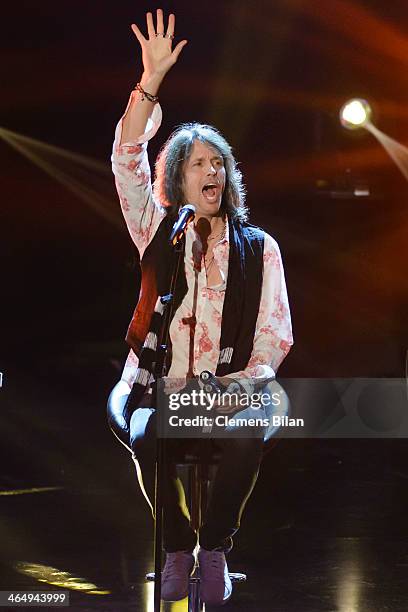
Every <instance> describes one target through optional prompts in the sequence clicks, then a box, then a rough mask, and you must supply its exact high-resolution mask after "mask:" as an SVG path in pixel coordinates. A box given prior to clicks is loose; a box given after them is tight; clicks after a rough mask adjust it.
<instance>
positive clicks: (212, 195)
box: [202, 183, 219, 202]
mask: <svg viewBox="0 0 408 612" xmlns="http://www.w3.org/2000/svg"><path fill="white" fill-rule="evenodd" d="M218 188H219V185H218V184H217V183H207V184H206V185H204V187H203V189H202V192H203V196H204V197H205V199H206V200H208V201H209V202H215V200H216V199H217V197H218Z"/></svg>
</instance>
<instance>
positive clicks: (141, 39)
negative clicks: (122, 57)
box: [130, 23, 146, 44]
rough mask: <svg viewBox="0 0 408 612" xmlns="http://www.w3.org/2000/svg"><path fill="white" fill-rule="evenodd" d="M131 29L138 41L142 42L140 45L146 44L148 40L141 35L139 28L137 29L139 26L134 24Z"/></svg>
mask: <svg viewBox="0 0 408 612" xmlns="http://www.w3.org/2000/svg"><path fill="white" fill-rule="evenodd" d="M130 27H131V28H132V30H133V33H134V35H135V36H136V38H137V40H138V41H139V42H140V44H142V43H144V42H145V41H146V39H145V37H144V36H143V34H142V33H141V31H140V30H139V28H138V27H137V25H136V24H135V23H132V25H131V26H130Z"/></svg>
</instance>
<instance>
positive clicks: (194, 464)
mask: <svg viewBox="0 0 408 612" xmlns="http://www.w3.org/2000/svg"><path fill="white" fill-rule="evenodd" d="M200 442H201V443H202V447H203V449H201V451H202V452H198V453H195V452H189V453H186V454H185V455H184V457H183V458H182V459H181V460H179V461H177V465H178V466H187V467H188V499H189V511H190V519H191V526H192V528H193V529H194V530H195V531H198V529H199V527H200V525H201V518H202V516H203V514H204V512H205V509H206V507H207V499H208V486H209V482H210V478H209V476H210V469H209V468H210V466H214V465H216V464H217V463H218V461H219V458H220V453H219V452H218V450H217V449H215V448H214V447H213V446H212V444H211V440H200ZM229 577H230V579H231V582H233V583H234V582H245V580H246V574H242V573H240V572H230V573H229ZM146 580H147V581H150V582H154V580H155V574H154V572H149V573H148V574H146ZM204 610H205V604H204V603H203V602H202V601H201V598H200V573H199V570H198V568H197V567H196V568H195V569H194V572H193V574H192V575H191V576H190V584H189V589H188V612H201V611H204Z"/></svg>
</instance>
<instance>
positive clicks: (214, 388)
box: [200, 370, 225, 393]
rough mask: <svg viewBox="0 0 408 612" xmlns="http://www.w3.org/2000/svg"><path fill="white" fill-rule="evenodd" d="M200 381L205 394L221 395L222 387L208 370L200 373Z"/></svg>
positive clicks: (223, 389)
mask: <svg viewBox="0 0 408 612" xmlns="http://www.w3.org/2000/svg"><path fill="white" fill-rule="evenodd" d="M200 381H201V382H202V384H203V388H204V391H205V392H206V393H222V392H223V391H225V387H224V385H222V384H221V383H220V382H219V381H218V380H217V378H216V377H215V376H214V374H212V373H211V372H209V371H208V370H203V372H201V374H200Z"/></svg>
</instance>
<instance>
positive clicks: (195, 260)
mask: <svg viewBox="0 0 408 612" xmlns="http://www.w3.org/2000/svg"><path fill="white" fill-rule="evenodd" d="M174 28H175V17H174V15H170V16H169V19H168V25H167V28H166V29H165V26H164V20H163V12H162V11H161V10H160V9H159V10H157V20H156V27H155V26H154V22H153V17H152V14H151V13H147V31H148V36H147V38H145V36H144V35H143V34H142V33H141V31H140V30H139V28H138V27H137V26H136V25H132V30H133V32H134V34H135V36H136V38H137V40H138V41H139V43H140V46H141V50H142V58H143V69H144V70H143V74H142V77H141V79H140V83H138V84H137V86H136V87H135V89H134V90H133V91H132V93H131V96H130V100H129V103H128V106H127V108H126V111H125V114H124V116H123V117H122V119H121V120H120V122H119V124H118V127H117V129H116V135H115V143H114V147H113V155H112V162H113V172H114V174H115V179H116V186H117V190H118V194H119V198H120V203H121V207H122V210H123V214H124V217H125V220H126V224H127V227H128V230H129V233H130V235H131V237H132V239H133V241H134V243H135V245H136V247H137V249H138V251H139V255H140V260H141V269H142V288H141V292H140V296H139V301H138V304H137V307H136V310H135V313H134V316H133V319H132V321H131V323H130V326H129V330H128V334H127V341H128V343H129V345H130V347H131V350H130V353H129V356H128V359H127V361H126V365H125V368H124V371H123V374H122V379H121V382H120V385H121V386H122V387H123V390H124V391H125V392H129V390H130V389H131V388H132V386H133V385H139V386H141V388H142V389H143V388H144V387H145V388H146V393H145V394H144V395H143V398H142V400H141V402H140V404H139V407H137V408H136V409H135V410H134V412H133V414H132V415H131V418H130V420H129V422H128V424H127V425H128V429H129V432H128V434H129V444H128V446H129V447H130V448H131V450H132V453H133V459H134V461H135V463H136V468H137V473H138V478H139V482H140V485H141V487H142V491H143V493H144V495H145V496H146V499H147V500H148V502H149V503H150V506H151V507H152V503H153V498H154V462H155V439H156V411H155V407H154V406H151V399H150V398H151V394H149V385H148V383H149V379H150V370H149V367H148V365H146V363H148V359H147V357H146V355H148V354H149V352H150V353H151V351H154V350H155V348H156V346H155V334H154V332H153V330H152V321H153V320H154V316H155V314H157V313H156V311H155V308H156V306H155V305H156V304H157V296H159V295H161V294H162V293H161V291H166V290H168V286H169V278H170V276H171V269H170V265H171V261H170V260H171V253H170V251H169V249H171V248H172V247H170V245H169V235H170V231H171V228H172V225H173V223H174V220H175V218H177V212H178V210H179V209H180V207H182V206H184V205H185V204H193V205H194V206H195V209H196V214H195V218H194V222H193V223H191V224H190V225H189V226H188V227H187V229H186V232H185V252H184V262H183V263H184V265H182V266H181V270H180V275H179V276H180V280H179V282H178V285H177V290H176V292H175V307H174V315H173V318H172V321H171V325H170V345H171V358H170V359H169V363H168V370H167V377H168V379H169V380H170V379H193V378H195V377H198V376H199V375H200V373H201V372H203V371H204V370H208V371H210V372H212V373H214V374H215V376H216V377H217V379H218V380H219V381H220V382H221V383H222V384H223V385H224V386H228V385H229V384H231V383H233V382H234V381H236V382H238V383H239V384H240V388H241V389H246V390H248V389H250V388H253V387H254V385H257V387H258V388H259V387H262V384H263V383H265V384H266V383H267V382H268V381H270V380H271V379H273V377H274V375H275V373H276V371H277V368H278V367H279V365H280V363H281V362H282V361H283V359H284V358H285V356H286V355H287V353H288V351H289V349H290V347H291V345H292V343H293V340H292V332H291V321H290V313H289V306H288V300H287V294H286V286H285V279H284V273H283V267H282V260H281V257H280V252H279V248H278V245H277V244H276V242H275V241H274V240H273V238H272V237H271V236H269V235H268V234H267V233H265V232H264V231H263V230H261V229H260V228H257V227H254V226H252V225H249V224H248V223H247V221H246V220H247V208H246V207H245V190H244V187H243V184H242V177H241V173H240V171H239V170H238V168H237V165H236V162H235V159H234V157H233V155H232V151H231V147H230V146H229V145H228V143H227V142H226V140H225V139H224V138H223V136H222V135H221V134H220V133H219V132H218V131H217V130H216V129H215V128H213V127H211V126H208V125H202V124H198V123H190V124H183V125H181V126H180V127H178V128H177V129H176V130H175V131H174V132H173V133H172V134H171V136H170V137H169V139H168V140H167V142H166V143H165V145H164V147H163V148H162V150H161V152H160V154H159V156H158V159H157V160H156V165H155V181H154V185H153V187H152V184H151V180H150V167H149V163H148V157H147V143H148V141H149V140H150V138H152V137H153V136H154V135H155V134H156V132H157V130H158V128H159V126H160V123H161V117H162V111H161V108H160V106H159V103H158V93H159V89H160V85H161V83H162V82H163V79H164V77H165V76H166V74H167V73H168V71H169V70H170V68H171V67H172V66H173V65H174V64H175V63H176V61H177V59H178V57H179V55H180V53H181V51H182V49H183V47H184V46H185V45H186V44H187V41H186V40H183V41H181V42H179V43H178V44H177V45H176V46H175V47H174V49H172V46H173V43H172V41H173V38H174V31H175V30H174ZM150 365H151V364H150ZM245 383H247V384H245ZM222 410H224V411H225V410H226V409H225V407H224V408H222ZM227 411H228V410H227ZM262 433H263V432H261V434H262ZM189 442H191V440H190V441H188V440H175V439H174V440H172V439H170V440H168V441H167V443H168V444H167V449H166V458H167V460H166V463H165V466H164V482H165V484H164V493H163V495H164V519H163V539H164V549H165V551H166V562H165V565H164V570H163V576H162V597H163V599H164V600H169V601H174V600H179V599H183V598H184V597H186V595H187V593H188V580H189V576H190V574H191V572H192V570H193V568H194V565H195V557H194V554H193V551H194V550H195V549H196V546H197V541H199V549H198V554H197V560H198V564H199V568H200V577H201V598H202V600H203V601H204V602H206V603H208V604H212V605H220V604H223V603H225V601H227V600H228V598H229V597H230V596H231V591H232V586H231V582H230V579H229V576H228V568H227V563H226V559H225V555H226V553H228V552H229V551H230V550H231V548H232V536H233V535H234V533H236V531H237V530H238V528H239V525H240V520H241V515H242V512H243V509H244V506H245V503H246V501H247V500H248V498H249V495H250V493H251V492H252V489H253V487H254V484H255V481H256V478H257V475H258V471H259V465H260V462H261V457H262V447H263V437H262V435H257V436H245V437H241V436H239V435H236V436H235V435H233V436H229V437H225V438H220V439H217V440H215V442H214V443H215V444H216V445H217V446H218V448H219V449H220V450H221V451H222V456H221V459H220V464H219V466H218V470H217V473H216V476H215V480H214V484H213V489H212V495H211V499H210V501H209V505H208V508H207V512H206V514H205V516H204V521H203V525H202V527H201V528H200V532H199V534H197V533H195V531H194V530H193V529H192V528H191V526H190V522H189V515H188V511H187V509H186V505H185V499H184V491H183V487H182V485H181V482H180V480H179V478H178V476H177V471H176V464H175V458H176V456H177V449H178V448H180V446H181V445H183V444H186V443H189Z"/></svg>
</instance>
